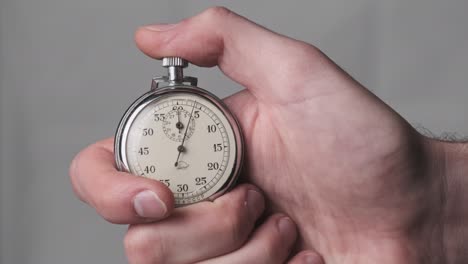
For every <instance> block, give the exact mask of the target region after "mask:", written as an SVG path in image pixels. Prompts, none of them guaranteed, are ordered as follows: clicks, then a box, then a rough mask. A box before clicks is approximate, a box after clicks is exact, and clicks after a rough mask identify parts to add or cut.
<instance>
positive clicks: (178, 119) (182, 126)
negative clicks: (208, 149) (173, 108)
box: [176, 109, 184, 134]
mask: <svg viewBox="0 0 468 264" xmlns="http://www.w3.org/2000/svg"><path fill="white" fill-rule="evenodd" d="M176 128H177V129H179V134H182V128H184V124H182V122H180V109H177V123H176Z"/></svg>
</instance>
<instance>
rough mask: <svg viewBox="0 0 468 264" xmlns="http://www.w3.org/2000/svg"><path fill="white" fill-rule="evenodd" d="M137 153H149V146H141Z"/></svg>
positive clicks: (144, 154) (143, 154)
mask: <svg viewBox="0 0 468 264" xmlns="http://www.w3.org/2000/svg"><path fill="white" fill-rule="evenodd" d="M138 154H140V155H142V156H146V155H148V154H149V148H148V147H143V148H140V149H139V150H138Z"/></svg>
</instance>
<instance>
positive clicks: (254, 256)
mask: <svg viewBox="0 0 468 264" xmlns="http://www.w3.org/2000/svg"><path fill="white" fill-rule="evenodd" d="M135 38H136V43H137V45H138V47H139V48H140V49H141V50H142V51H143V52H144V53H145V54H147V55H148V56H150V57H153V58H161V57H165V56H180V57H183V58H185V59H187V60H189V61H191V62H192V63H194V64H197V65H199V66H204V67H212V66H218V67H220V69H221V70H222V71H223V73H224V74H226V75H227V76H229V77H230V78H231V79H232V80H234V81H236V82H237V83H239V84H241V85H242V86H244V87H246V88H247V89H246V90H244V91H242V92H240V93H237V94H235V95H233V96H231V97H229V98H227V99H226V100H225V102H226V103H227V105H228V106H229V108H230V109H231V110H232V111H233V112H234V113H235V115H236V116H237V117H238V119H239V121H240V123H241V126H242V129H243V131H244V134H245V139H246V146H247V162H246V171H245V175H243V178H244V181H246V182H248V183H250V184H253V185H240V186H238V187H237V188H236V189H234V190H233V191H231V192H230V193H228V194H226V195H224V196H222V197H221V198H218V199H217V200H216V201H214V202H212V203H211V202H204V203H200V204H197V205H194V206H190V207H187V208H183V209H180V210H179V209H177V210H175V211H174V210H173V197H172V195H171V193H170V192H169V190H168V189H167V188H166V187H165V186H164V185H162V184H160V183H158V182H156V181H151V180H148V179H144V178H141V177H135V176H132V175H129V174H126V173H122V172H117V171H116V169H115V165H114V163H113V154H112V142H111V140H108V141H103V142H99V143H96V144H94V145H92V146H90V147H88V148H87V149H85V150H84V151H83V152H81V153H80V154H79V155H78V156H77V158H76V159H75V161H74V162H73V164H72V167H71V177H72V182H73V186H74V189H75V191H76V193H77V194H78V196H79V197H80V198H81V199H82V200H84V201H85V202H87V203H89V204H90V205H91V206H93V207H95V208H96V210H97V211H98V213H100V214H101V215H102V216H103V217H104V218H106V219H107V220H109V221H111V222H113V223H122V224H131V225H132V227H131V228H130V230H129V232H128V234H127V237H126V239H125V241H126V252H127V256H128V257H129V261H130V262H131V263H198V262H201V263H287V262H288V261H290V262H291V263H307V262H305V260H306V259H307V257H310V260H311V262H310V263H316V264H319V263H328V264H343V263H346V264H354V263H359V264H362V263H383V264H397V263H398V264H400V263H466V261H468V256H467V253H465V252H467V251H468V246H466V245H465V244H468V243H467V242H468V240H467V238H466V235H467V232H466V230H467V229H466V226H467V225H466V221H467V220H468V218H467V213H468V212H467V208H466V206H465V205H464V203H465V201H466V200H467V197H465V195H466V194H465V192H467V188H468V183H467V170H468V165H467V164H468V147H467V145H466V144H463V143H446V142H441V141H436V140H433V139H429V138H426V137H424V136H422V135H420V134H419V133H417V132H416V131H415V130H414V129H413V128H412V127H411V126H410V125H409V124H408V123H407V122H406V121H405V120H404V119H403V118H402V117H401V116H399V115H398V114H397V113H396V112H394V111H393V110H392V109H391V108H390V107H389V106H387V105H386V104H385V103H383V102H382V101H380V100H379V99H378V98H377V97H376V96H374V95H373V94H372V93H370V92H369V91H368V90H367V89H366V88H364V87H363V86H362V85H361V84H359V83H358V82H356V81H355V80H353V79H352V78H351V77H350V76H349V75H348V74H346V73H345V72H344V71H342V70H341V69H340V68H339V67H338V66H337V65H335V64H334V63H333V62H332V61H331V60H330V59H329V58H328V57H326V56H325V55H324V54H323V53H322V52H320V51H319V50H318V49H317V48H316V47H314V46H312V45H310V44H307V43H304V42H300V41H297V40H293V39H290V38H287V37H285V36H282V35H279V34H276V33H273V32H271V31H268V30H267V29H265V28H263V27H260V26H258V25H256V24H254V23H252V22H250V21H248V20H246V19H245V18H243V17H241V16H238V15H237V14H234V13H232V12H230V11H229V10H227V9H224V8H212V9H209V10H207V11H205V12H203V13H202V14H200V15H197V16H195V17H192V18H189V19H186V20H183V21H182V22H180V23H178V24H175V25H152V26H147V27H142V28H140V29H139V30H138V31H137V33H136V37H135ZM187 43H190V45H187ZM255 186H258V187H259V188H260V189H261V190H262V192H263V194H264V195H265V198H266V199H265V200H264V199H263V197H262V195H261V194H260V191H259V190H258V189H257V188H256V187H255ZM144 190H149V191H151V195H152V194H154V195H157V197H158V199H157V200H160V201H161V202H162V203H163V204H164V205H163V206H157V205H155V204H156V202H155V200H154V199H153V200H151V197H154V196H151V195H146V196H145V195H140V196H138V195H137V194H138V193H140V192H141V191H144ZM247 190H256V192H255V193H256V194H258V195H256V196H255V197H256V198H252V196H250V198H252V199H247V197H249V196H248V195H247V193H249V192H248V191H247ZM146 194H148V192H146ZM138 197H139V198H138ZM148 197H150V198H148ZM137 198H138V199H137ZM137 200H138V201H145V202H148V203H145V204H141V203H136V201H137ZM150 202H153V203H152V204H151V203H150ZM264 208H266V211H267V215H270V216H269V217H268V219H267V220H266V221H265V222H263V223H262V224H261V226H260V227H258V228H257V229H255V228H254V222H255V220H256V219H257V218H258V217H259V216H260V214H261V212H262V211H263V210H264ZM279 212H281V213H284V214H285V215H288V217H286V216H284V215H279V214H278V213H279ZM206 215H211V216H213V217H207V218H206V219H205V221H204V222H203V223H207V224H205V225H202V224H200V218H201V217H204V216H206ZM226 216H228V217H226ZM214 219H222V221H221V222H222V223H224V225H219V226H220V227H218V228H214V230H213V229H212V228H208V227H213V226H216V225H215V223H217V222H216V221H215V220H214ZM280 219H282V220H286V221H289V220H287V219H292V221H293V222H295V224H296V226H297V231H298V233H297V234H296V229H295V228H294V227H293V226H289V227H288V225H283V227H285V226H286V228H284V229H280V228H278V226H279V225H278V223H279V222H280V221H279V220H280ZM210 221H211V222H210ZM149 222H151V223H149ZM283 223H284V222H283ZM289 223H292V222H289ZM192 226H193V227H194V228H190V227H192ZM197 227H198V228H197ZM163 230H168V231H167V232H166V231H163ZM181 230H183V231H181ZM280 230H287V231H285V232H281V231H280ZM169 231H170V232H169ZM296 235H297V238H298V243H297V244H296V246H295V247H294V249H292V252H293V254H292V255H294V254H297V255H295V256H294V257H293V258H290V257H289V256H291V255H290V252H291V248H292V247H293V244H294V241H295V240H296ZM213 237H216V238H218V240H216V239H213ZM213 241H214V242H213ZM184 243H185V244H184ZM181 245H183V248H184V249H185V250H183V251H178V250H179V249H180V247H181ZM279 245H282V246H279ZM189 249H193V250H189ZM301 250H304V251H302V252H301ZM319 255H321V256H322V257H320V256H319ZM322 258H323V259H322Z"/></svg>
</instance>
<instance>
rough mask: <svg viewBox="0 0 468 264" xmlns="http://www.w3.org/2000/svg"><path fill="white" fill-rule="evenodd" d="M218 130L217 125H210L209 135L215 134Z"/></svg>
mask: <svg viewBox="0 0 468 264" xmlns="http://www.w3.org/2000/svg"><path fill="white" fill-rule="evenodd" d="M216 130H217V128H216V125H208V133H215V132H216Z"/></svg>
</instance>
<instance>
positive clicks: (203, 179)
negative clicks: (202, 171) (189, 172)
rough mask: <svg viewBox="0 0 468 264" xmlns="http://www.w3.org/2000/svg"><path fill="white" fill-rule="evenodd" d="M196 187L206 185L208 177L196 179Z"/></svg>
mask: <svg viewBox="0 0 468 264" xmlns="http://www.w3.org/2000/svg"><path fill="white" fill-rule="evenodd" d="M195 184H196V185H205V184H206V177H197V178H195Z"/></svg>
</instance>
